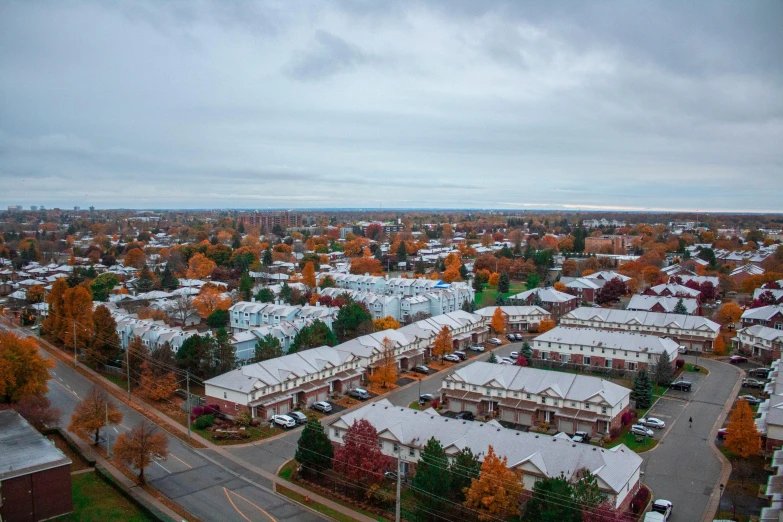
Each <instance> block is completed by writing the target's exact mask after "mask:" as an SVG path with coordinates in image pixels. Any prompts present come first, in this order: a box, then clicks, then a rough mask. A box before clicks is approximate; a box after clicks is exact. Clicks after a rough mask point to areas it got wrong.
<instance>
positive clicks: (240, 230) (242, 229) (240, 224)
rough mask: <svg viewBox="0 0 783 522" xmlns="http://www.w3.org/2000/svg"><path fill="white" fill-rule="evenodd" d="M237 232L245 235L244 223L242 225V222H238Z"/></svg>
mask: <svg viewBox="0 0 783 522" xmlns="http://www.w3.org/2000/svg"><path fill="white" fill-rule="evenodd" d="M237 232H239V233H240V234H244V233H245V223H244V221H240V222H239V226H238V227H237Z"/></svg>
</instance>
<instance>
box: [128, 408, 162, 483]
mask: <svg viewBox="0 0 783 522" xmlns="http://www.w3.org/2000/svg"><path fill="white" fill-rule="evenodd" d="M168 447H169V441H168V438H167V437H166V434H165V433H162V432H160V431H159V430H158V428H157V426H155V425H154V424H153V423H151V422H150V421H148V420H147V419H146V418H143V419H142V420H141V423H140V424H139V425H138V426H136V427H135V428H133V429H132V430H131V431H130V433H123V434H122V435H120V436H118V437H117V442H116V443H115V445H114V458H115V459H117V461H119V462H121V463H122V464H124V465H126V466H128V467H134V468H136V469H137V470H139V483H140V484H144V482H145V479H144V470H145V469H146V468H147V466H149V465H150V464H151V463H152V459H153V458H155V457H156V456H159V457H165V456H166V455H167V454H168Z"/></svg>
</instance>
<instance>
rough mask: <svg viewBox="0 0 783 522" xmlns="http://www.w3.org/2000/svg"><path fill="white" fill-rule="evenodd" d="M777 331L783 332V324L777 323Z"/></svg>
mask: <svg viewBox="0 0 783 522" xmlns="http://www.w3.org/2000/svg"><path fill="white" fill-rule="evenodd" d="M775 330H783V323H775Z"/></svg>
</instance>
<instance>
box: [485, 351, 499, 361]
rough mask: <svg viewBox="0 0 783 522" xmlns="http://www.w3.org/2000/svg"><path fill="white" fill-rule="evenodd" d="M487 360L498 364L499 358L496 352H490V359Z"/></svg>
mask: <svg viewBox="0 0 783 522" xmlns="http://www.w3.org/2000/svg"><path fill="white" fill-rule="evenodd" d="M487 362H489V363H492V364H497V363H498V358H497V356H496V355H495V352H492V353H490V354H489V359H487Z"/></svg>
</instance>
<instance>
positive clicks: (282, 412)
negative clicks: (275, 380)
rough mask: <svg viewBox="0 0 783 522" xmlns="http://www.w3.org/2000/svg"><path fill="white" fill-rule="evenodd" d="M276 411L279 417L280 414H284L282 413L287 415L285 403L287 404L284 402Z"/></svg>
mask: <svg viewBox="0 0 783 522" xmlns="http://www.w3.org/2000/svg"><path fill="white" fill-rule="evenodd" d="M278 410H279V411H280V415H282V414H284V413H288V410H289V408H288V403H287V402H284V403H283V404H281V405H280V406H279V407H278Z"/></svg>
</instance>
